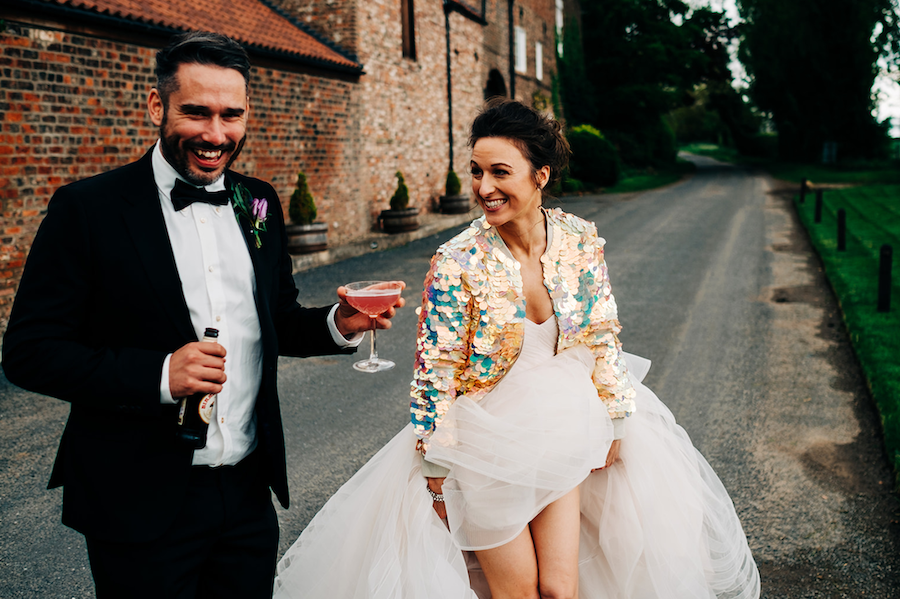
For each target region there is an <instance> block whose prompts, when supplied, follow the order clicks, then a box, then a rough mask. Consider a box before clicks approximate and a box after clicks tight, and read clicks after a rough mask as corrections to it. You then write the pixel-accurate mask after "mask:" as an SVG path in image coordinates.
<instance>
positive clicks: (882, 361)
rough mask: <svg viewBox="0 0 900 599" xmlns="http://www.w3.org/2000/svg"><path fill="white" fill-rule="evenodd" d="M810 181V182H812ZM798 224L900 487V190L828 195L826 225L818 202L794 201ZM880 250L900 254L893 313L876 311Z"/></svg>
mask: <svg viewBox="0 0 900 599" xmlns="http://www.w3.org/2000/svg"><path fill="white" fill-rule="evenodd" d="M810 178H811V177H810ZM794 202H795V206H796V208H797V212H798V214H799V215H800V220H801V221H802V222H803V225H804V226H805V227H806V229H807V231H809V236H810V239H812V242H813V245H814V246H815V248H816V251H817V252H818V253H819V256H820V257H821V259H822V263H823V264H824V266H825V273H826V274H827V276H828V280H829V282H830V283H831V286H832V288H833V289H834V291H835V294H836V295H837V298H838V302H839V304H840V307H841V311H842V312H843V315H844V322H845V323H846V324H847V329H848V330H849V331H850V339H851V342H852V343H853V348H854V351H855V352H856V355H857V357H858V358H859V362H860V364H861V365H862V369H863V374H864V375H865V377H866V381H867V383H868V385H869V389H870V391H871V393H872V397H873V399H874V400H875V403H876V405H877V406H878V411H879V413H880V414H881V425H882V430H883V433H884V443H885V448H886V450H887V454H888V458H889V459H890V461H891V463H892V464H893V466H894V473H895V477H896V478H895V484H897V485H898V486H900V268H898V266H897V263H898V260H900V185H872V186H865V187H854V188H846V189H835V190H829V191H826V192H825V193H824V195H823V210H822V222H821V223H818V224H817V223H815V222H814V220H815V217H814V210H815V208H814V206H815V202H814V201H810V199H809V196H807V201H806V202H805V203H804V204H800V203H799V198H795V199H794ZM841 208H843V209H844V210H845V211H846V215H847V249H846V250H845V251H840V252H839V251H837V213H838V210H839V209H841ZM882 244H890V245H892V246H893V248H894V249H895V251H896V255H895V257H894V267H893V286H892V300H893V302H892V306H891V311H890V312H887V313H880V312H878V311H877V292H878V261H879V253H880V248H881V246H882Z"/></svg>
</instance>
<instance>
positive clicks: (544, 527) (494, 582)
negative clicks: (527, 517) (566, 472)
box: [475, 487, 581, 599]
mask: <svg viewBox="0 0 900 599" xmlns="http://www.w3.org/2000/svg"><path fill="white" fill-rule="evenodd" d="M579 502H580V496H579V494H578V488H577V487H576V488H575V489H573V490H572V491H571V492H570V493H568V494H567V495H565V496H563V497H561V498H560V499H557V500H556V501H554V502H553V503H551V504H550V505H548V506H547V507H545V508H544V510H543V511H542V512H541V513H540V514H538V516H537V517H536V518H535V519H534V520H532V521H531V525H530V526H529V527H528V528H526V529H525V530H523V531H522V534H520V535H519V536H518V537H516V538H515V539H513V540H512V541H510V542H509V543H507V544H506V545H501V546H500V547H496V548H494V549H487V550H485V551H476V552H475V555H476V556H477V557H478V562H479V563H480V564H481V569H482V571H483V572H484V577H485V578H486V579H487V582H488V586H489V587H490V589H491V599H538V598H540V599H577V597H578V535H579V534H580V527H581V513H580V509H579ZM539 572H540V573H539Z"/></svg>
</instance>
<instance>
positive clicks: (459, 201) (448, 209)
mask: <svg viewBox="0 0 900 599" xmlns="http://www.w3.org/2000/svg"><path fill="white" fill-rule="evenodd" d="M440 202H441V214H465V213H466V212H468V211H469V210H471V209H472V200H471V199H469V196H467V195H456V196H441V197H440Z"/></svg>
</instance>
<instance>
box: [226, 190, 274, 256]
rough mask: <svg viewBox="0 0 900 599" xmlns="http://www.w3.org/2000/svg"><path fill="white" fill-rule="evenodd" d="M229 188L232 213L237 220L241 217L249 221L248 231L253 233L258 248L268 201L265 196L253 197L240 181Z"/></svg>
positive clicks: (264, 228)
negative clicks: (231, 196)
mask: <svg viewBox="0 0 900 599" xmlns="http://www.w3.org/2000/svg"><path fill="white" fill-rule="evenodd" d="M231 190H232V193H233V198H232V203H233V204H234V215H235V217H236V218H237V219H238V221H239V222H240V220H241V217H243V218H246V219H247V222H249V223H250V232H251V233H252V234H253V239H255V240H256V247H257V249H259V248H261V247H262V240H261V239H260V238H259V233H260V231H265V230H266V220H267V219H268V218H269V201H268V200H266V198H254V197H253V195H252V194H251V193H250V191H249V190H248V189H247V188H246V187H244V186H243V185H241V184H240V183H238V184H236V185H235V186H234V187H232V188H231Z"/></svg>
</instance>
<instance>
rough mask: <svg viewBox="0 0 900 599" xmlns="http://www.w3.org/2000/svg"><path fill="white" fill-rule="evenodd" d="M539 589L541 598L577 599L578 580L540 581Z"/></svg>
mask: <svg viewBox="0 0 900 599" xmlns="http://www.w3.org/2000/svg"><path fill="white" fill-rule="evenodd" d="M539 591H540V595H541V599H578V582H577V581H575V582H570V581H565V580H558V581H546V582H544V581H541V583H540V585H539Z"/></svg>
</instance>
